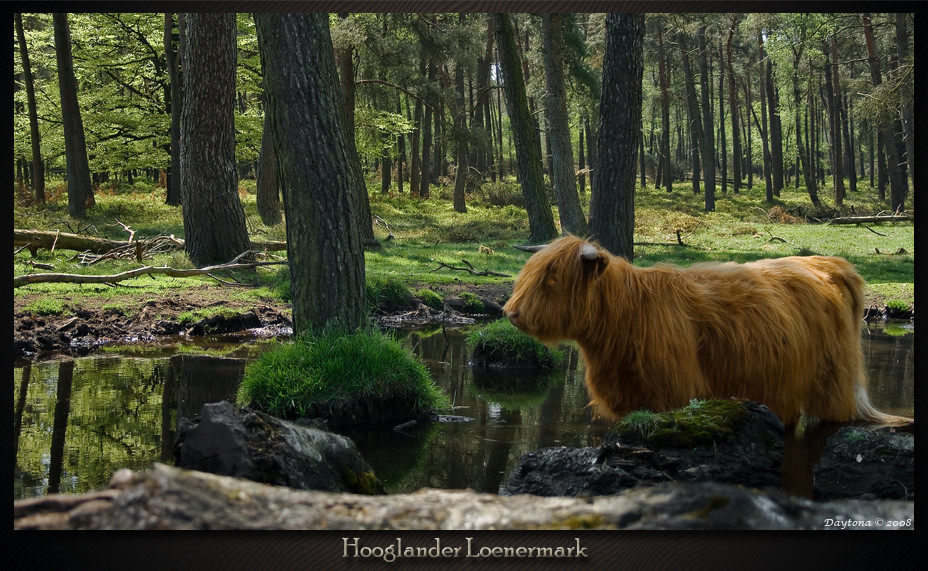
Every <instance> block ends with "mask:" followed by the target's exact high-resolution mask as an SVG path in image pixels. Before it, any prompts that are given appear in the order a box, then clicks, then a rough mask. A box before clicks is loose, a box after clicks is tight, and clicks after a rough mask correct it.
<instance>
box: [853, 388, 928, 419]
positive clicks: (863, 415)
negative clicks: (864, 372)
mask: <svg viewBox="0 0 928 571" xmlns="http://www.w3.org/2000/svg"><path fill="white" fill-rule="evenodd" d="M857 418H858V419H860V420H865V421H867V422H872V423H874V424H879V425H881V426H906V425H910V424H914V422H915V421H914V420H913V419H911V418H906V417H904V416H895V415H892V414H886V413H885V412H880V411H879V410H877V409H876V408H874V406H873V405H872V404H870V396H869V395H868V394H867V387H866V385H865V384H864V383H862V382H861V383H858V385H857Z"/></svg>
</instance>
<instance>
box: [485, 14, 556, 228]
mask: <svg viewBox="0 0 928 571" xmlns="http://www.w3.org/2000/svg"><path fill="white" fill-rule="evenodd" d="M493 27H494V32H495V34H496V44H497V46H498V48H497V49H498V50H499V59H500V68H501V72H502V78H503V92H504V94H505V96H506V109H507V111H508V112H509V123H510V127H511V129H512V136H513V142H514V143H515V148H516V159H517V161H516V162H517V163H518V172H519V183H520V184H521V185H522V194H523V196H524V197H525V208H526V211H527V212H528V222H529V237H528V241H529V243H532V244H540V243H542V242H547V241H549V240H551V239H552V238H554V237H555V236H557V228H556V227H555V225H554V215H553V214H552V213H551V206H550V205H549V203H548V198H547V196H546V193H545V186H544V175H543V173H542V165H541V147H540V145H539V141H538V138H537V133H536V130H535V120H534V119H533V118H532V115H531V113H530V112H529V107H528V100H527V99H526V95H525V83H524V80H523V75H522V72H521V69H522V66H521V64H520V61H519V54H518V51H517V49H516V43H515V37H514V34H513V30H512V23H511V22H510V20H509V15H508V14H493Z"/></svg>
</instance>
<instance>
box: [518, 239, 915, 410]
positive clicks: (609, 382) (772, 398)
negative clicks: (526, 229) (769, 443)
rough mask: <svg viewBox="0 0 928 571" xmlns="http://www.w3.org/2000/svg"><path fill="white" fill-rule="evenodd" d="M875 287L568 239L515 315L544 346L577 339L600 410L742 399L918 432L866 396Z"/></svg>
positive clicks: (828, 271) (824, 260)
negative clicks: (648, 258)
mask: <svg viewBox="0 0 928 571" xmlns="http://www.w3.org/2000/svg"><path fill="white" fill-rule="evenodd" d="M863 285H864V282H863V279H862V278H861V277H860V275H858V273H857V272H856V270H855V269H854V267H853V266H852V265H851V264H849V263H848V262H847V261H845V260H843V259H841V258H833V257H824V256H807V257H790V258H781V259H773V260H761V261H757V262H752V263H748V264H736V263H731V262H729V263H703V264H696V265H694V266H692V267H691V268H688V269H680V268H676V267H672V266H668V265H658V266H655V267H652V268H636V267H634V266H632V265H631V264H630V263H628V262H627V261H626V260H624V259H622V258H618V257H615V256H612V255H611V254H609V253H607V252H605V251H603V250H601V249H599V247H598V246H596V245H595V244H591V243H589V242H585V241H584V240H582V239H580V238H576V237H573V236H567V237H564V238H559V239H557V240H555V241H554V242H552V243H551V244H550V245H548V246H547V247H546V248H544V249H542V250H540V251H539V252H538V253H536V254H534V255H533V256H532V257H531V258H530V259H529V260H528V262H527V263H526V264H525V267H524V268H523V269H522V271H521V272H520V273H519V276H518V278H517V279H516V283H515V291H514V292H513V295H512V297H511V298H510V300H509V301H508V303H506V305H505V307H504V308H503V310H504V311H505V312H506V315H507V316H508V317H509V319H510V321H512V323H513V324H514V325H515V326H516V327H518V328H519V329H521V330H522V331H525V332H526V333H528V334H530V335H532V336H534V337H537V338H538V339H540V340H541V341H544V342H549V343H550V342H556V341H559V340H561V339H573V340H575V341H577V343H578V344H579V345H580V349H581V352H582V355H583V360H584V362H585V364H586V385H587V388H588V390H589V392H590V394H591V396H592V398H593V403H592V404H594V405H595V406H597V408H598V409H599V410H600V412H601V413H605V414H609V415H613V416H620V415H622V414H625V413H627V412H629V411H631V410H636V409H639V408H649V409H651V410H667V409H672V408H677V407H681V406H684V405H686V404H687V403H688V402H689V400H690V399H692V398H710V397H715V398H729V397H736V398H744V399H750V400H754V401H757V402H761V403H764V404H766V405H767V406H768V407H769V408H770V409H771V410H772V411H773V412H775V413H776V414H778V415H779V416H780V418H781V419H782V420H783V422H784V423H785V424H787V425H792V424H794V423H796V422H797V421H798V420H799V417H800V416H801V415H806V416H809V417H817V418H819V419H821V420H823V421H834V422H845V421H850V420H854V419H862V420H866V421H871V422H877V423H881V424H905V423H908V422H910V420H909V419H905V418H901V417H897V416H890V415H886V414H884V413H881V412H879V411H877V410H875V409H874V408H873V407H872V406H871V404H870V401H869V398H868V396H867V388H866V383H867V380H866V376H865V374H864V369H863V366H864V363H863V353H862V351H861V344H860V324H861V318H862V316H863V293H862V289H863Z"/></svg>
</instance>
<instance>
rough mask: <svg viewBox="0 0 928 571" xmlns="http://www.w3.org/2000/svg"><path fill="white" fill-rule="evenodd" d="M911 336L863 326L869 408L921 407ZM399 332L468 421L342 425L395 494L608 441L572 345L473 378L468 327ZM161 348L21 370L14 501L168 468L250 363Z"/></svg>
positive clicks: (801, 461) (806, 461) (798, 448)
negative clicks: (536, 363) (177, 441)
mask: <svg viewBox="0 0 928 571" xmlns="http://www.w3.org/2000/svg"><path fill="white" fill-rule="evenodd" d="M902 333H903V334H901V335H889V334H887V333H886V332H884V331H882V330H873V331H871V332H869V333H868V332H866V331H865V332H864V333H863V343H864V351H865V354H866V356H867V360H868V368H869V375H870V378H871V383H870V391H871V396H872V400H873V402H874V405H875V406H876V407H877V408H879V409H881V410H884V411H885V412H888V413H892V414H901V415H905V416H912V414H913V407H914V364H913V361H914V358H913V349H914V333H912V331H911V329H909V330H908V331H903V332H902ZM400 335H401V336H402V335H405V339H404V342H405V343H406V344H407V346H409V347H410V348H412V350H413V351H414V352H415V353H416V354H417V355H419V356H420V357H421V358H422V360H423V361H424V362H425V363H426V365H427V367H428V368H429V370H430V372H431V373H432V376H433V378H434V379H435V381H436V382H437V383H438V384H439V385H440V386H441V387H442V389H443V390H444V391H446V392H447V394H448V395H449V396H450V398H451V400H452V402H453V403H454V406H455V409H454V411H453V414H455V415H461V416H465V417H469V418H471V419H472V420H471V421H470V422H465V423H449V424H439V423H419V424H417V425H415V426H413V427H412V428H407V429H404V430H403V431H401V432H400V431H397V430H394V427H393V425H392V424H387V425H382V426H374V427H357V428H352V429H345V430H344V431H343V432H344V433H346V434H347V435H349V436H350V437H351V438H353V439H354V440H355V442H356V443H357V444H358V448H359V449H360V451H361V453H362V455H363V456H364V457H365V459H366V460H367V461H368V462H369V463H370V464H371V465H372V466H373V467H374V471H375V473H376V474H377V475H378V477H379V478H380V479H381V480H383V482H384V483H385V485H386V487H387V489H388V490H389V491H390V492H394V493H399V492H412V491H415V490H417V489H419V488H423V487H434V488H449V489H450V488H458V489H461V488H471V489H474V490H476V491H481V492H491V493H496V492H498V491H500V490H501V489H502V488H503V487H505V484H506V478H507V476H508V474H509V473H510V472H511V471H512V470H513V469H514V468H515V466H516V463H517V462H518V460H519V458H520V456H521V455H522V454H524V453H526V452H530V451H532V450H535V449H538V448H542V447H549V446H595V445H598V444H599V443H600V442H601V441H602V436H603V434H604V432H605V430H606V429H607V428H608V427H606V426H605V425H603V424H602V423H598V422H596V421H593V420H592V419H591V418H590V412H589V410H588V409H587V408H586V405H587V402H588V400H589V399H588V397H587V394H586V389H585V387H584V385H583V371H582V363H579V362H578V356H577V351H576V350H568V355H567V359H565V365H564V366H563V367H562V368H560V369H558V370H556V371H554V372H553V373H551V374H549V375H543V376H541V377H538V376H535V375H521V376H520V375H515V376H512V375H508V376H507V375H502V374H479V373H476V374H475V373H474V372H473V371H472V370H471V368H470V367H469V366H468V365H467V359H468V353H467V348H466V346H465V345H464V334H463V332H461V331H454V330H449V331H447V336H446V335H445V334H443V333H442V332H441V331H438V332H436V333H433V334H429V333H426V332H424V331H413V332H406V333H402V332H400ZM236 343H237V344H241V341H240V340H238V341H236ZM152 355H154V356H153V357H149V358H137V357H132V358H130V357H90V358H83V359H76V360H66V361H61V362H40V363H31V364H27V365H25V366H23V367H22V368H21V369H20V371H19V373H20V374H19V375H18V378H19V379H20V380H19V382H18V383H14V389H13V390H14V398H13V403H14V405H13V406H14V416H13V428H14V431H13V432H14V439H13V442H14V447H15V455H16V457H15V466H14V478H13V497H14V498H24V497H31V496H38V495H43V494H47V493H53V492H55V491H61V492H64V493H80V492H86V491H90V490H94V489H101V488H104V487H106V485H107V483H108V481H109V478H110V476H111V475H112V474H113V472H115V471H116V470H118V469H120V468H130V469H133V470H145V469H147V468H149V467H150V466H151V464H152V463H153V462H159V461H160V462H167V463H170V462H171V461H172V457H173V444H174V437H175V429H176V426H177V419H178V418H180V417H182V416H188V417H189V416H192V415H195V414H196V413H198V412H199V411H200V410H201V408H202V406H203V404H205V403H208V402H216V401H219V400H223V399H225V400H234V398H235V391H236V390H237V388H238V384H239V383H240V381H241V377H242V374H243V372H244V368H245V364H246V363H247V362H248V360H249V359H251V358H253V354H252V355H250V356H246V357H245V358H220V357H211V356H201V355H196V356H194V355H187V354H183V353H179V354H175V355H173V356H170V355H165V353H164V352H163V351H159V350H157V349H153V351H152ZM14 371H15V368H14ZM16 377H17V375H15V374H14V378H16ZM814 426H815V425H813V424H810V425H809V426H808V427H807V428H806V431H805V433H804V434H803V435H802V436H801V437H800V438H799V439H798V440H796V439H790V440H788V441H787V442H786V443H785V449H784V454H785V455H787V456H788V457H787V459H786V461H787V462H789V463H793V464H794V467H797V468H796V469H795V470H792V471H789V470H786V471H785V473H784V480H785V481H786V483H787V485H788V487H790V488H791V489H795V490H796V491H797V492H801V490H802V489H804V488H805V487H809V486H811V479H810V478H811V466H812V465H814V462H815V461H816V460H817V457H818V456H817V454H818V453H820V451H819V452H815V449H816V448H818V443H819V441H821V443H824V439H826V438H827V434H826V433H827V432H828V430H827V429H826V428H827V427H821V430H820V429H819V428H813V427H814ZM799 466H802V468H798V467H799ZM806 466H808V467H806ZM790 481H792V483H790Z"/></svg>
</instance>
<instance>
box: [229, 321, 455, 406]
mask: <svg viewBox="0 0 928 571" xmlns="http://www.w3.org/2000/svg"><path fill="white" fill-rule="evenodd" d="M388 397H401V398H404V399H409V400H411V401H412V402H414V410H413V411H412V413H414V414H415V415H416V416H418V415H422V414H425V413H428V412H430V411H433V410H437V409H441V408H447V407H448V406H449V403H448V398H447V396H446V395H444V394H443V393H442V392H441V391H440V390H439V389H438V387H437V386H436V385H435V384H434V383H433V382H432V379H431V377H430V375H429V373H428V370H427V369H426V368H425V365H423V364H422V362H421V361H419V360H418V359H417V358H416V357H415V356H414V355H412V353H410V352H409V350H407V349H405V348H404V347H403V346H402V345H400V344H399V342H397V341H396V340H395V339H393V338H392V337H389V336H387V335H386V334H384V333H381V332H379V331H375V332H368V331H357V332H355V333H344V332H339V331H330V332H326V333H323V334H321V335H318V336H315V337H310V336H304V337H298V338H296V339H295V340H294V341H292V342H288V343H285V344H281V345H279V346H278V347H276V348H274V349H271V350H269V351H268V352H266V353H264V354H263V355H262V356H261V357H260V358H258V359H257V360H256V361H254V362H253V363H251V364H249V365H248V367H246V369H245V376H244V378H243V380H242V384H241V386H240V387H239V392H238V403H239V404H240V405H241V406H247V405H252V406H256V407H258V408H261V409H263V410H266V411H267V412H268V413H270V414H273V415H275V416H280V417H285V418H301V417H304V416H307V415H314V414H318V413H319V412H320V411H325V410H333V409H335V408H336V407H337V406H338V405H339V404H340V403H343V402H345V401H352V400H359V399H367V398H370V399H379V398H380V399H382V398H388Z"/></svg>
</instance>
